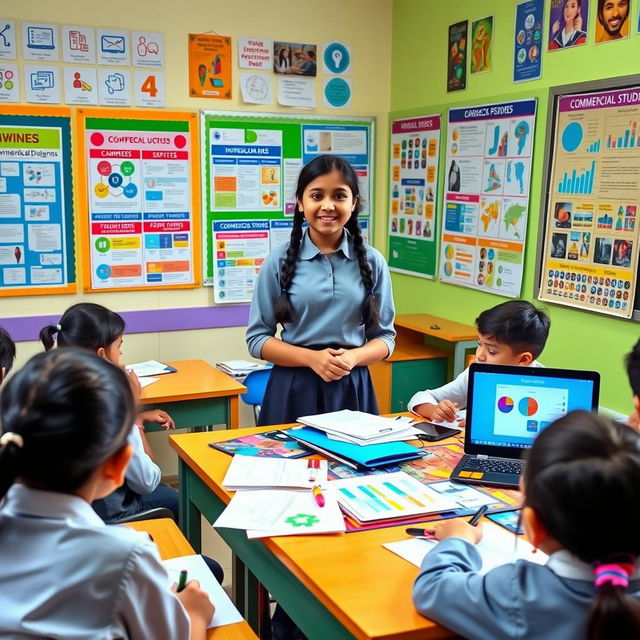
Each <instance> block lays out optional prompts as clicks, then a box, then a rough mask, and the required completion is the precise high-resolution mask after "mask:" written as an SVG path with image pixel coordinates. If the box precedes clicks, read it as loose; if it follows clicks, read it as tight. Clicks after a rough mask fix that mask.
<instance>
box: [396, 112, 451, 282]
mask: <svg viewBox="0 0 640 640" xmlns="http://www.w3.org/2000/svg"><path fill="white" fill-rule="evenodd" d="M440 120H441V118H440V116H439V115H432V116H418V117H413V118H404V119H398V120H392V121H391V144H390V156H391V157H390V164H389V179H390V184H389V213H390V215H389V267H390V268H391V270H393V271H399V272H401V273H408V274H411V275H416V276H421V277H423V278H433V277H435V274H436V263H437V242H436V212H437V211H438V202H437V194H438V161H439V157H440Z"/></svg>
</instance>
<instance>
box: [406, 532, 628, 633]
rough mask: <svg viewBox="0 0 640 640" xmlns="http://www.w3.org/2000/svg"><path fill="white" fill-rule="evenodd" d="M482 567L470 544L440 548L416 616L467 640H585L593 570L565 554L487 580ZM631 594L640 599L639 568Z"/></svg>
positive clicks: (457, 541) (417, 592)
mask: <svg viewBox="0 0 640 640" xmlns="http://www.w3.org/2000/svg"><path fill="white" fill-rule="evenodd" d="M585 535H590V534H589V533H587V534H585ZM594 535H595V534H594ZM481 566H482V560H481V559H480V554H479V553H478V550H477V549H476V548H475V546H474V545H473V544H471V543H470V542H467V541H466V540H463V539H462V538H447V539H446V540H443V541H442V542H439V543H438V545H437V546H436V547H435V548H434V549H433V550H432V551H430V552H429V553H428V554H427V555H426V556H425V558H424V560H423V561H422V566H421V568H420V574H419V575H418V577H417V578H416V581H415V584H414V585H413V603H414V604H415V606H416V609H417V610H418V611H419V612H420V613H421V614H422V615H424V616H426V617H427V618H430V619H431V620H434V621H436V622H438V623H440V624H442V625H444V626H445V627H447V628H449V629H451V630H452V631H454V632H455V633H456V634H459V635H461V636H463V637H464V638H467V640H516V639H517V640H584V638H585V624H586V620H587V615H588V611H589V607H590V606H591V603H592V602H593V599H594V598H595V596H596V587H595V585H594V576H593V568H592V567H591V566H590V565H588V564H586V563H585V562H582V561H581V560H579V559H578V558H576V557H575V556H573V555H572V554H571V553H569V552H568V551H564V550H563V551H557V552H555V553H553V554H551V556H550V557H549V560H548V562H547V564H546V565H544V566H543V565H539V564H535V563H533V562H527V561H526V560H518V561H517V562H515V563H511V564H506V565H504V566H502V567H496V568H495V569H492V570H491V571H489V572H488V573H487V574H486V575H480V574H478V573H476V572H477V571H478V570H479V569H480V567H481ZM628 592H629V593H630V594H633V595H635V596H636V597H638V596H640V570H639V569H638V568H637V567H636V571H635V573H634V574H633V575H632V576H631V583H630V585H629V588H628ZM611 640H623V639H622V638H620V639H618V638H611ZM625 640H626V639H625Z"/></svg>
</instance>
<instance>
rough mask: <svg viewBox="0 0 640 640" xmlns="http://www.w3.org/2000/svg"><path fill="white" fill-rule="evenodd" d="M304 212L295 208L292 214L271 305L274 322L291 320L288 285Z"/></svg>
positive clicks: (296, 257)
mask: <svg viewBox="0 0 640 640" xmlns="http://www.w3.org/2000/svg"><path fill="white" fill-rule="evenodd" d="M303 220H304V214H303V213H302V211H300V210H297V211H296V212H295V214H294V216H293V229H291V238H290V239H289V247H288V249H287V257H286V258H285V260H284V262H283V263H282V269H281V270H280V295H279V296H278V299H277V300H276V302H275V304H274V306H273V312H274V315H275V318H276V322H279V323H280V324H281V325H284V324H285V322H293V306H292V305H291V300H289V287H290V286H291V281H292V280H293V276H294V274H295V272H296V263H297V262H298V255H299V254H300V241H301V240H302V221H303Z"/></svg>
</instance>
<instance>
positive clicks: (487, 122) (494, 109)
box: [440, 99, 536, 298]
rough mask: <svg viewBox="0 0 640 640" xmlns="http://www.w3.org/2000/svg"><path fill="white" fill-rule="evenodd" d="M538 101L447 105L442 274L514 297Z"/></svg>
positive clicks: (519, 272) (520, 265)
mask: <svg viewBox="0 0 640 640" xmlns="http://www.w3.org/2000/svg"><path fill="white" fill-rule="evenodd" d="M535 118H536V100H535V99H531V100H517V101H513V102H501V103H494V104H486V105H474V106H470V107H464V108H456V109H449V113H448V126H447V162H446V165H445V167H444V174H445V175H444V203H443V223H442V241H441V243H440V251H441V260H440V279H441V280H442V281H444V282H450V283H452V284H458V285H462V286H466V287H471V288H473V289H479V290H482V291H487V292H491V293H497V294H500V295H503V296H507V297H511V298H517V297H518V296H519V295H520V289H521V285H522V268H523V263H524V250H525V241H526V234H527V218H528V213H529V184H530V178H531V155H532V150H533V137H534V134H535Z"/></svg>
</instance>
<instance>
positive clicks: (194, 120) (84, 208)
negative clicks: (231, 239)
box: [76, 107, 202, 293]
mask: <svg viewBox="0 0 640 640" xmlns="http://www.w3.org/2000/svg"><path fill="white" fill-rule="evenodd" d="M87 118H106V119H110V120H173V121H176V122H187V123H189V134H190V141H191V146H190V149H191V171H190V174H191V223H192V230H191V240H192V242H191V264H192V266H193V282H192V283H189V284H168V285H158V284H153V285H149V286H137V287H109V288H108V289H96V288H95V287H92V286H91V250H90V238H91V234H90V231H89V215H88V212H89V174H88V170H87V167H88V164H87V161H88V158H87V149H86V144H85V134H86V120H87ZM199 127H200V123H199V118H198V113H197V112H196V111H159V110H148V111H147V110H145V109H100V108H95V109H94V108H84V107H82V108H79V109H76V147H77V153H76V158H77V180H76V184H77V202H78V208H77V211H78V219H79V224H78V229H79V233H80V239H81V242H79V243H78V258H79V260H80V262H81V264H82V290H83V291H84V292H86V293H113V292H119V291H166V290H169V289H197V288H198V287H200V286H201V284H202V256H201V252H202V237H201V231H200V225H201V220H200V188H199V187H200V148H199V141H200V137H199ZM80 212H82V213H80Z"/></svg>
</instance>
